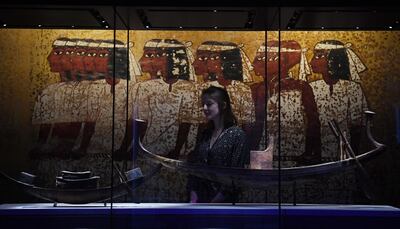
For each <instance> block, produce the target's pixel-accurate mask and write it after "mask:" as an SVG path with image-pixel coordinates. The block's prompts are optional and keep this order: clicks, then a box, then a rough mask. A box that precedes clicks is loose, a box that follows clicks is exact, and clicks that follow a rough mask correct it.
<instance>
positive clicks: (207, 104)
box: [202, 96, 221, 121]
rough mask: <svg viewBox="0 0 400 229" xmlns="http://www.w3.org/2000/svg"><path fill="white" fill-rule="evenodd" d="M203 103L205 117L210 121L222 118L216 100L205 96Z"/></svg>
mask: <svg viewBox="0 0 400 229" xmlns="http://www.w3.org/2000/svg"><path fill="white" fill-rule="evenodd" d="M202 102H203V112H204V116H205V117H206V119H207V120H208V121H211V120H216V119H218V118H219V117H220V115H221V111H220V109H219V106H218V102H217V101H216V100H215V99H212V98H211V97H210V96H204V98H203V100H202Z"/></svg>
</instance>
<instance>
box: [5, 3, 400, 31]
mask: <svg viewBox="0 0 400 229" xmlns="http://www.w3.org/2000/svg"><path fill="white" fill-rule="evenodd" d="M38 2H42V3H44V4H26V3H22V1H17V3H18V4H16V3H15V1H14V4H4V3H1V4H0V25H1V26H2V28H58V29H65V28H69V29H112V28H114V25H115V27H116V28H117V29H128V28H129V29H139V30H144V29H161V30H168V29H173V30H175V29H185V30H265V29H267V30H277V29H279V28H280V29H281V30H289V29H290V30H321V29H325V30H357V29H360V30H399V29H400V23H399V21H400V8H399V7H397V6H395V7H393V6H391V5H387V6H383V5H385V4H384V2H385V1H383V2H382V4H381V6H373V5H365V4H363V5H362V6H361V4H359V5H360V6H358V5H357V4H356V3H357V2H360V1H347V4H344V3H343V4H338V3H340V1H335V5H340V6H331V5H334V4H329V3H331V2H332V1H324V3H325V5H322V4H314V5H317V6H313V4H312V2H310V1H308V2H307V1H305V2H306V3H308V4H305V3H303V6H299V4H298V3H297V4H294V3H293V4H290V2H291V1H269V2H268V3H269V4H264V5H262V4H260V5H257V4H255V1H247V2H245V1H237V2H236V4H230V7H224V6H223V5H222V4H215V5H216V6H211V5H212V4H210V5H208V6H203V7H199V6H192V7H187V6H182V5H185V4H184V3H183V1H182V2H181V4H179V2H174V4H175V5H181V6H179V7H176V6H171V5H173V4H172V3H170V6H168V5H167V4H165V2H167V1H163V2H159V3H158V2H157V1H151V2H150V3H151V4H150V3H148V2H147V5H146V6H136V5H132V4H127V1H96V4H94V2H95V1H80V2H79V4H78V2H77V1H75V2H76V3H74V1H68V3H69V4H67V1H65V2H63V1H61V4H60V2H59V3H58V4H53V3H52V4H49V3H48V2H49V1H38ZM115 2H117V5H115V4H114V6H115V7H113V3H115ZM186 2H187V1H186ZM210 2H211V1H210ZM210 2H209V1H205V2H203V3H204V5H207V3H210ZM293 2H294V1H293ZM315 2H316V1H315ZM85 3H86V4H85ZM118 3H119V4H118ZM246 3H247V4H248V5H252V6H246ZM274 3H275V4H274ZM319 3H320V2H319ZM332 3H333V2H332ZM350 3H352V4H350ZM114 12H115V14H114Z"/></svg>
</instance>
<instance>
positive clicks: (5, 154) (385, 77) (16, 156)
mask: <svg viewBox="0 0 400 229" xmlns="http://www.w3.org/2000/svg"><path fill="white" fill-rule="evenodd" d="M129 33H130V34H129V35H130V41H131V42H134V47H133V52H134V54H135V57H136V59H137V60H139V59H140V57H141V56H142V54H143V46H144V44H145V42H146V41H148V40H150V39H154V38H159V39H164V38H174V39H177V40H179V41H191V42H193V45H192V47H191V48H192V51H193V53H195V50H196V49H197V47H198V46H199V45H200V44H201V43H202V42H204V41H208V40H214V41H230V42H235V43H237V44H243V45H244V50H245V52H246V54H247V55H248V56H249V58H250V60H253V59H254V56H255V52H256V50H257V48H258V47H259V46H260V44H262V43H263V42H264V41H265V38H266V37H265V33H264V32H238V31H232V32H226V31H216V32H211V31H130V32H129ZM267 36H268V40H272V39H277V37H278V36H277V32H268V33H267ZM60 37H67V38H90V39H113V31H107V30H101V31H93V30H90V31H89V30H27V29H21V30H19V29H2V30H1V31H0V57H1V62H0V87H1V92H0V113H1V116H0V125H1V126H0V152H1V160H0V167H1V170H4V171H8V172H17V171H21V170H25V169H27V168H28V167H29V161H28V151H29V149H31V148H32V146H33V144H34V142H35V139H36V136H37V130H36V129H35V128H34V127H33V126H32V124H31V117H32V111H33V107H34V104H35V100H36V97H37V95H38V94H39V92H40V91H41V90H43V89H44V88H45V87H46V86H48V85H50V84H52V83H56V82H58V81H59V77H58V75H57V74H55V73H51V72H50V69H49V64H48V61H47V56H48V55H49V53H50V52H51V50H52V43H53V41H54V40H56V39H57V38H60ZM116 38H117V39H118V40H120V41H123V42H124V43H126V39H127V32H126V31H117V33H116ZM281 39H282V40H296V41H298V42H299V43H300V45H301V46H302V48H308V51H307V54H306V55H307V60H308V61H310V60H311V57H312V55H313V54H312V50H313V47H314V45H315V44H316V43H317V42H319V41H322V40H326V39H329V40H331V39H335V40H339V41H342V42H343V43H351V44H352V46H351V48H352V49H353V51H354V52H355V53H356V54H357V55H358V56H359V57H360V58H361V60H362V61H363V63H364V64H365V65H366V67H367V70H366V71H364V72H362V73H361V74H360V77H361V80H362V87H363V89H364V93H365V95H366V97H367V99H368V102H369V107H370V109H372V110H373V111H375V112H377V117H376V121H375V122H374V124H375V126H374V131H375V136H377V138H378V140H380V141H381V142H384V143H386V144H388V145H389V146H390V147H391V148H390V149H389V152H391V151H394V152H395V151H396V149H398V145H397V144H396V142H395V134H396V133H395V127H394V126H395V118H394V112H393V108H394V106H399V102H398V101H399V99H400V90H399V89H398V88H400V75H399V74H400V73H399V72H400V58H399V55H400V45H399V40H400V32H393V31H356V32H355V31H354V32H353V31H352V32H341V31H293V32H282V33H281ZM252 74H254V73H252ZM295 75H296V74H295ZM145 78H146V75H144V76H142V78H140V79H143V80H144V79H145ZM319 78H320V76H319V75H315V74H314V75H312V76H311V79H312V80H316V79H319ZM257 79H258V80H261V79H259V78H257ZM390 159H394V160H392V161H388V160H390ZM387 164H389V165H390V166H389V167H388V168H392V166H396V165H399V164H400V163H399V156H397V155H391V158H389V157H388V156H385V160H384V161H382V162H381V164H380V165H382V166H385V165H387ZM386 169H387V168H386ZM376 171H378V172H379V173H387V172H394V173H396V171H395V170H389V171H388V170H384V169H383V168H380V169H376ZM376 176H378V175H376ZM382 182H386V183H384V184H383V185H386V186H387V185H389V183H391V182H396V181H395V178H384V179H383V181H382ZM397 183H398V182H397ZM397 186H398V185H397ZM397 186H395V187H394V188H392V189H391V190H390V191H388V192H396V190H398V189H399V188H398V187H397ZM390 194H391V193H387V195H390Z"/></svg>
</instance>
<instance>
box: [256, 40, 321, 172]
mask: <svg viewBox="0 0 400 229" xmlns="http://www.w3.org/2000/svg"><path fill="white" fill-rule="evenodd" d="M279 45H280V47H279ZM279 54H280V55H279ZM279 59H280V60H279ZM265 61H267V62H266V67H267V71H265ZM279 63H280V71H279ZM253 65H254V71H255V73H256V74H257V75H262V76H264V79H265V80H266V85H267V89H266V90H265V89H264V88H265V87H264V83H265V82H262V83H259V85H255V86H253V95H254V97H256V98H257V100H256V111H257V115H256V117H258V120H257V121H258V122H257V123H258V126H262V127H264V126H265V124H264V122H263V120H262V119H261V118H262V117H263V114H264V112H263V109H264V107H266V108H265V109H266V118H267V124H266V128H267V131H266V132H267V136H268V138H269V140H273V141H270V143H271V144H275V146H274V147H273V149H274V150H273V161H274V163H273V166H276V165H277V163H278V162H277V160H278V147H277V146H276V144H279V143H278V141H277V139H278V134H279V133H278V131H279V129H278V128H279V127H280V136H281V141H280V149H281V154H280V160H281V166H282V167H292V166H301V165H309V164H316V163H319V162H320V161H321V140H320V122H319V119H318V111H317V105H316V102H315V100H314V95H313V92H312V89H311V87H310V86H309V84H308V83H307V82H306V81H304V80H300V79H305V78H306V77H305V76H306V75H307V73H308V72H309V68H308V65H307V63H306V62H305V55H304V50H302V48H301V47H300V45H299V43H298V42H296V41H293V40H285V41H281V42H278V41H268V42H267V47H265V45H261V46H260V48H259V49H258V50H257V54H256V57H255V59H254V61H253ZM297 65H299V66H300V67H299V68H300V71H299V73H300V76H299V78H300V79H294V78H292V77H291V76H290V74H289V72H290V70H291V69H292V68H293V67H295V66H297ZM279 73H280V74H281V75H280V76H279ZM279 86H280V88H279ZM264 93H267V101H266V103H265V104H266V105H264V104H262V103H261V102H263V101H264V100H263V99H262V98H263V97H265V94H264ZM260 97H261V98H260ZM279 102H280V109H279ZM260 130H261V128H259V129H257V131H260ZM261 135H262V134H261V133H259V134H258V135H257V136H258V137H260V136H261ZM264 157H265V158H264ZM267 158H270V156H269V155H258V156H256V155H253V159H252V160H253V161H252V164H262V163H264V161H265V160H266V159H267ZM265 163H266V162H265ZM252 167H257V168H262V167H263V166H262V165H259V166H252Z"/></svg>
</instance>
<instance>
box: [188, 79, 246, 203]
mask: <svg viewBox="0 0 400 229" xmlns="http://www.w3.org/2000/svg"><path fill="white" fill-rule="evenodd" d="M201 99H202V104H203V109H204V115H205V118H206V119H207V122H208V123H207V128H206V129H205V131H204V132H203V135H202V136H201V138H199V141H198V142H197V144H196V148H195V150H194V151H193V153H192V154H191V155H189V158H188V161H189V162H192V163H196V164H201V165H208V166H217V167H245V165H248V164H249V159H250V148H249V145H248V144H247V138H246V135H245V132H244V131H243V130H242V129H241V128H240V127H238V126H237V120H236V118H235V116H234V114H233V112H232V108H231V102H230V99H229V95H228V93H227V91H226V90H225V89H223V88H220V87H215V86H211V87H209V88H207V89H204V90H203V91H202V95H201ZM188 189H189V191H190V202H191V203H198V202H203V203H204V202H211V203H218V202H233V201H235V197H236V194H237V192H236V191H235V190H233V189H234V187H229V186H223V185H222V184H219V183H215V182H212V181H209V180H204V179H200V178H195V177H192V176H189V180H188Z"/></svg>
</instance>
